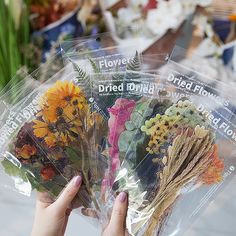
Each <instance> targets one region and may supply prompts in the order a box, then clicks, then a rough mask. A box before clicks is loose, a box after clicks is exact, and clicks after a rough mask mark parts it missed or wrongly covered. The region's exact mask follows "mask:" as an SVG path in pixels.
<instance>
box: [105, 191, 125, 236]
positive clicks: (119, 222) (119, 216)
mask: <svg viewBox="0 0 236 236" xmlns="http://www.w3.org/2000/svg"><path fill="white" fill-rule="evenodd" d="M127 209H128V196H127V193H125V192H121V193H120V194H119V195H118V196H117V197H116V200H115V204H114V206H113V210H112V214H111V220H110V223H109V226H108V227H109V228H110V229H112V231H113V232H116V233H122V234H123V233H125V221H126V215H127Z"/></svg>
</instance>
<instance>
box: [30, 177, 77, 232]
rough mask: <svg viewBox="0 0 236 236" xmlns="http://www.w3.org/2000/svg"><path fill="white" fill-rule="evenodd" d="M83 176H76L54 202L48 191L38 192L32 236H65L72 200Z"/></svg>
mask: <svg viewBox="0 0 236 236" xmlns="http://www.w3.org/2000/svg"><path fill="white" fill-rule="evenodd" d="M81 182H82V178H81V177H80V176H76V177H74V178H73V179H72V180H71V181H70V183H69V184H68V185H67V187H66V188H65V189H64V190H63V192H62V193H61V195H60V196H59V197H58V199H57V200H56V201H55V202H53V200H52V199H51V198H50V196H49V195H48V194H47V193H38V196H37V203H36V212H35V219H34V225H33V229H32V233H31V236H63V235H64V233H65V230H66V226H67V222H68V219H69V216H70V213H71V210H72V209H71V202H72V200H73V199H74V197H75V196H76V194H77V192H78V190H79V188H80V185H81Z"/></svg>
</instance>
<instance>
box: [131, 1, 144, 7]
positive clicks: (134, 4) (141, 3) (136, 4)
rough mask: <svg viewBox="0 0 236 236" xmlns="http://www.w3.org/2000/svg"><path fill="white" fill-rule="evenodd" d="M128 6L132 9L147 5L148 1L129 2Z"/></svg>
mask: <svg viewBox="0 0 236 236" xmlns="http://www.w3.org/2000/svg"><path fill="white" fill-rule="evenodd" d="M130 4H131V5H132V6H134V7H138V6H145V5H147V4H148V0H130Z"/></svg>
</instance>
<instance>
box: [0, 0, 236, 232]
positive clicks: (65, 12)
mask: <svg viewBox="0 0 236 236" xmlns="http://www.w3.org/2000/svg"><path fill="white" fill-rule="evenodd" d="M107 31H109V32H111V36H112V37H111V39H109V40H111V41H113V42H112V43H114V44H116V45H126V44H129V43H132V42H134V43H135V44H138V45H139V47H140V48H139V49H140V51H142V52H143V55H148V54H159V55H168V54H170V53H171V50H172V49H173V47H174V46H175V45H178V46H181V47H183V48H185V49H186V50H187V54H188V55H191V54H192V53H196V54H197V55H198V60H199V61H195V60H191V56H189V57H186V58H185V59H184V63H187V64H188V65H189V66H191V67H193V68H194V66H195V64H198V65H201V64H204V73H206V74H208V75H209V76H210V77H211V78H214V79H216V80H218V81H219V80H221V81H225V82H227V83H229V84H232V86H235V82H236V41H235V40H236V0H169V1H165V0H121V1H117V0H100V1H98V0H83V1H82V0H0V90H1V89H2V88H4V87H5V86H6V85H7V84H8V83H9V81H10V80H11V78H12V77H13V76H14V75H15V74H16V73H18V72H19V71H21V70H24V71H26V72H27V73H32V72H33V71H35V70H36V69H37V68H38V67H39V66H41V67H40V68H41V70H40V71H39V75H38V76H37V79H38V80H43V78H45V73H46V72H45V71H47V73H49V72H48V70H44V69H43V68H44V67H46V68H47V64H48V61H49V60H50V58H51V57H52V56H53V55H54V54H55V53H56V52H57V51H59V50H60V43H61V42H62V41H63V40H70V39H75V38H78V37H83V36H91V35H96V34H98V33H102V32H107ZM60 66H61V62H58V64H57V63H56V64H55V65H54V67H60ZM12 81H13V83H14V80H12ZM12 81H11V83H12ZM5 181H7V180H4V179H1V182H2V183H4V182H5ZM235 184H236V180H235V179H234V180H233V181H232V182H231V183H230V184H229V185H228V186H227V187H226V188H225V189H224V191H223V192H221V193H220V194H219V195H218V196H217V198H216V199H215V200H214V201H213V202H212V203H211V204H210V205H209V206H208V207H207V208H206V209H205V211H204V213H203V214H202V215H201V217H199V218H198V220H197V221H196V222H194V224H193V225H191V227H190V229H189V230H188V232H187V233H186V235H188V236H195V235H196V236H198V235H201V236H213V235H214V236H233V235H236V224H235V217H234V215H235V213H236V188H235ZM34 202H35V195H33V196H32V197H30V198H28V197H25V196H22V195H20V194H18V193H16V192H14V191H12V190H10V189H6V188H2V187H1V188H0V226H1V227H0V235H1V236H8V235H14V236H21V235H29V234H30V229H31V226H32V221H33V213H34ZM85 233H86V234H87V236H90V235H91V236H92V235H94V236H96V235H99V234H100V232H99V230H97V229H96V228H94V227H93V226H91V225H90V224H88V223H87V222H85V221H84V219H82V218H81V217H79V216H77V215H74V214H73V216H72V219H71V221H70V225H69V228H68V232H67V234H66V235H68V236H76V235H83V234H85Z"/></svg>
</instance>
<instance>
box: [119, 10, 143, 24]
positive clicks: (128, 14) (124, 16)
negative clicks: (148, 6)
mask: <svg viewBox="0 0 236 236" xmlns="http://www.w3.org/2000/svg"><path fill="white" fill-rule="evenodd" d="M117 16H118V20H119V21H120V23H123V24H124V25H127V26H128V25H130V24H131V23H132V22H133V21H134V20H136V19H139V18H140V17H141V13H140V12H139V11H135V10H134V9H132V8H120V9H119V10H118V12H117Z"/></svg>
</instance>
